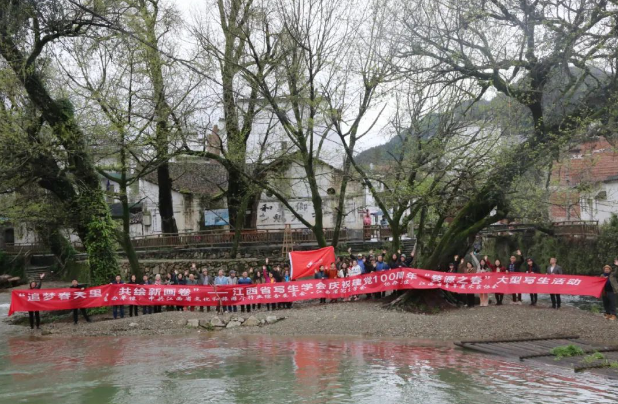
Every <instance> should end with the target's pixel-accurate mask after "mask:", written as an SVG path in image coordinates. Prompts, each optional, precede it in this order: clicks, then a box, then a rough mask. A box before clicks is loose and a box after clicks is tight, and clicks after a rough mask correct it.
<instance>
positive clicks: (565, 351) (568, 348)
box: [550, 344, 584, 360]
mask: <svg viewBox="0 0 618 404" xmlns="http://www.w3.org/2000/svg"><path fill="white" fill-rule="evenodd" d="M550 352H551V354H552V355H554V356H555V357H556V360H560V359H562V358H569V357H572V356H581V355H583V354H584V351H583V350H582V349H581V348H580V347H578V346H577V345H573V344H571V345H563V346H557V347H555V348H553V349H552V350H551V351H550Z"/></svg>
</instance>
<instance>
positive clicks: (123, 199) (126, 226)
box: [117, 178, 142, 280]
mask: <svg viewBox="0 0 618 404" xmlns="http://www.w3.org/2000/svg"><path fill="white" fill-rule="evenodd" d="M121 182H122V184H120V196H119V198H120V203H121V204H122V232H120V234H119V235H118V237H117V239H118V243H119V244H120V246H121V247H122V249H123V250H124V252H125V254H127V259H128V260H129V266H130V272H131V273H132V274H134V275H135V276H136V277H137V279H138V280H139V279H141V278H142V270H141V268H140V266H139V260H138V259H137V254H136V253H135V248H134V247H133V243H132V242H131V232H130V229H131V212H130V209H129V200H128V198H127V186H126V183H125V180H124V178H123V179H122V180H121Z"/></svg>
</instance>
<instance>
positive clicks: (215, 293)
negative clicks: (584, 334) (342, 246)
mask: <svg viewBox="0 0 618 404" xmlns="http://www.w3.org/2000/svg"><path fill="white" fill-rule="evenodd" d="M604 286H605V278H602V277H592V276H572V275H552V276H547V275H544V274H520V273H491V272H488V273H478V274H459V273H444V272H435V271H427V270H424V269H409V268H400V269H392V270H389V271H382V272H372V273H369V274H365V275H359V276H353V277H350V278H343V279H330V280H329V279H311V280H306V281H294V282H283V283H275V284H260V285H220V286H217V287H214V286H197V285H195V286H188V285H187V286H185V285H177V286H174V285H128V284H125V285H102V286H97V287H91V288H87V289H85V290H80V289H70V288H66V289H24V290H14V291H13V292H12V294H11V307H10V309H9V315H11V314H13V313H14V312H16V311H46V310H67V309H78V308H93V307H102V306H114V305H138V306H156V305H160V306H162V305H174V306H217V305H225V306H229V305H238V304H251V303H278V302H294V301H298V300H309V299H319V298H330V299H337V298H344V297H349V296H353V295H359V294H368V293H376V292H383V291H387V290H405V289H444V290H449V291H452V292H456V293H556V294H563V295H586V296H595V297H599V296H600V295H601V291H602V290H603V287H604Z"/></svg>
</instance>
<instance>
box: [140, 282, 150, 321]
mask: <svg viewBox="0 0 618 404" xmlns="http://www.w3.org/2000/svg"><path fill="white" fill-rule="evenodd" d="M150 284H151V283H150V279H148V275H144V276H142V281H141V282H140V285H150ZM142 314H144V315H146V314H152V306H142Z"/></svg>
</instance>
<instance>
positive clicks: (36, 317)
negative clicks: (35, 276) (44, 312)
mask: <svg viewBox="0 0 618 404" xmlns="http://www.w3.org/2000/svg"><path fill="white" fill-rule="evenodd" d="M43 278H45V274H41V275H39V281H38V282H37V281H32V282H30V285H29V286H30V289H41V286H43ZM69 287H70V288H71V289H81V290H84V289H85V288H86V285H80V284H79V283H78V282H77V280H75V279H74V280H73V281H72V282H71V286H69ZM80 311H81V313H82V315H83V316H84V319H85V320H86V321H87V322H89V323H90V322H91V321H92V320H90V317H89V316H88V311H87V310H86V309H73V322H74V323H75V324H77V320H78V317H79V312H80ZM28 317H29V318H30V328H31V329H34V326H35V325H36V328H37V329H39V328H40V327H41V315H40V313H39V312H38V311H29V312H28Z"/></svg>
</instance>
